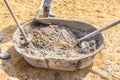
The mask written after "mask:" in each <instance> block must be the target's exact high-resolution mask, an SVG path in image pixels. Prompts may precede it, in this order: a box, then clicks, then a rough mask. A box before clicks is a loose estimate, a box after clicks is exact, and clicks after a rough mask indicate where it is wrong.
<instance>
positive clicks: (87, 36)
mask: <svg viewBox="0 0 120 80" xmlns="http://www.w3.org/2000/svg"><path fill="white" fill-rule="evenodd" d="M119 23H120V20H117V21H115V22H113V23H111V24H110V25H108V26H105V27H103V28H101V29H98V30H96V31H93V32H91V33H90V34H87V35H86V36H84V37H82V38H81V39H77V42H80V41H83V40H85V39H87V38H90V37H92V36H95V35H96V34H99V33H100V32H102V31H105V30H107V29H109V28H111V27H113V26H115V25H117V24H119Z"/></svg>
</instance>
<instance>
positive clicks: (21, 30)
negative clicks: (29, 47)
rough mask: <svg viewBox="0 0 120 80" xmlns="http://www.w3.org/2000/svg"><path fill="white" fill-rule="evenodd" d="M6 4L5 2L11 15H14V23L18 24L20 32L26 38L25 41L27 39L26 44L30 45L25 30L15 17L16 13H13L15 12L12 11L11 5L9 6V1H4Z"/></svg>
mask: <svg viewBox="0 0 120 80" xmlns="http://www.w3.org/2000/svg"><path fill="white" fill-rule="evenodd" d="M4 2H5V4H6V6H7V8H8V10H9V11H10V13H11V15H12V17H13V19H14V21H15V22H16V24H17V26H18V28H19V30H20V32H21V33H22V34H23V37H24V39H25V42H26V43H28V40H27V37H26V35H25V32H24V30H23V29H22V27H21V26H20V24H19V22H18V20H17V18H16V17H15V15H14V13H13V11H12V9H11V7H10V5H9V4H8V1H7V0H4Z"/></svg>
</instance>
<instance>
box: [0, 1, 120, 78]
mask: <svg viewBox="0 0 120 80" xmlns="http://www.w3.org/2000/svg"><path fill="white" fill-rule="evenodd" d="M40 1H41V0H9V2H10V5H11V7H12V8H13V11H14V13H15V15H16V16H17V18H18V20H19V21H20V23H21V24H22V23H25V22H27V21H29V20H31V19H33V17H34V15H35V12H36V10H37V7H38V5H39V3H40ZM52 11H53V13H55V14H56V17H61V18H71V19H77V20H81V21H86V22H89V23H92V24H94V25H96V26H97V28H100V27H103V26H105V25H108V24H110V23H111V22H113V21H115V20H118V19H120V0H54V1H53V5H52ZM16 29H17V27H16V24H15V22H14V21H13V19H12V17H11V15H10V13H9V12H8V9H7V8H6V6H5V4H4V2H3V0H0V35H3V36H4V37H5V39H4V41H3V42H1V43H0V47H1V48H2V49H4V50H5V51H8V52H9V53H10V54H11V58H10V59H9V60H0V80H7V79H8V78H9V76H12V77H16V78H18V79H20V80H82V79H83V78H84V80H105V79H109V80H110V79H111V80H120V25H117V26H115V27H114V28H111V29H109V30H107V31H105V32H104V33H103V34H104V36H105V41H106V46H105V48H104V49H103V50H102V51H101V52H100V53H99V54H98V55H96V57H95V59H94V62H93V64H92V65H91V66H89V67H88V68H89V69H83V70H79V71H76V72H64V71H55V70H47V69H41V68H35V67H32V66H31V65H29V64H27V63H26V61H25V60H24V59H23V58H22V56H21V55H19V54H18V53H17V52H16V51H15V49H14V47H13V45H12V41H11V40H12V34H13V33H14V31H15V30H16ZM91 69H92V70H91ZM101 70H102V71H101ZM96 72H99V74H97V73H96ZM107 75H109V76H107Z"/></svg>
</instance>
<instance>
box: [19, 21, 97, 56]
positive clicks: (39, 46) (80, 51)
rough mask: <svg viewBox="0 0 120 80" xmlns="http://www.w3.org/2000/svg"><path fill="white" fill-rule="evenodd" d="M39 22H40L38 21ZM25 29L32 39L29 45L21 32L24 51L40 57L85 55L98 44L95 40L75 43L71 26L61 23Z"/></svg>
mask: <svg viewBox="0 0 120 80" xmlns="http://www.w3.org/2000/svg"><path fill="white" fill-rule="evenodd" d="M38 24H39V23H38ZM24 31H25V33H26V35H27V37H28V38H29V40H30V43H32V44H29V45H27V46H23V45H24V44H25V40H24V37H23V36H22V34H21V33H19V34H20V36H19V41H18V45H19V47H20V48H22V49H23V50H24V51H23V53H28V54H30V55H32V56H36V57H39V56H41V55H43V56H44V57H46V56H51V57H61V58H63V57H64V58H73V57H80V56H85V54H88V53H90V52H93V51H95V50H96V47H97V44H96V42H95V40H93V39H92V40H87V41H83V42H80V43H78V44H75V41H76V40H75V39H76V37H77V35H75V34H74V33H73V32H72V31H71V29H70V28H69V27H65V26H59V25H43V24H40V25H39V26H30V25H29V26H27V27H26V26H25V27H24Z"/></svg>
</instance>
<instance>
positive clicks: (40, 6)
mask: <svg viewBox="0 0 120 80" xmlns="http://www.w3.org/2000/svg"><path fill="white" fill-rule="evenodd" d="M44 2H45V0H42V2H41V4H40V5H39V8H38V10H37V12H36V15H35V19H39V15H40V11H41V9H42V7H43V4H44Z"/></svg>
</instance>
